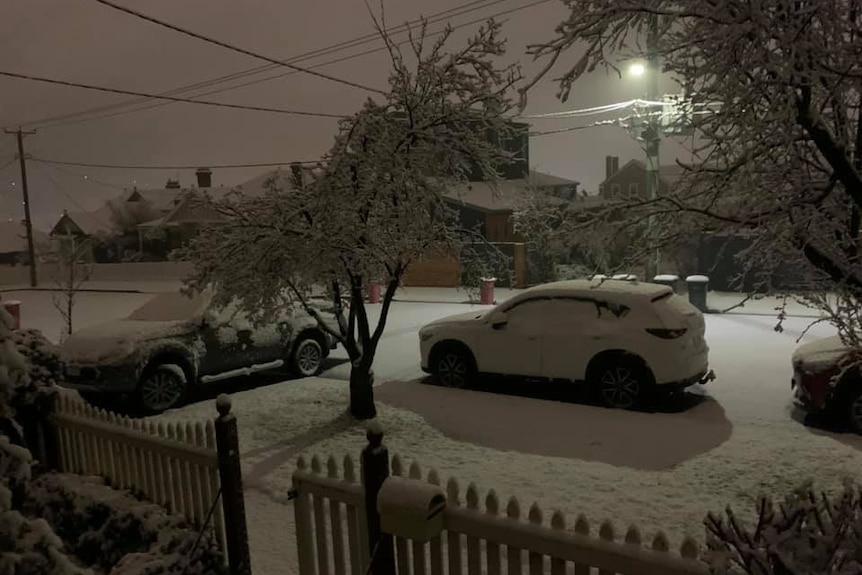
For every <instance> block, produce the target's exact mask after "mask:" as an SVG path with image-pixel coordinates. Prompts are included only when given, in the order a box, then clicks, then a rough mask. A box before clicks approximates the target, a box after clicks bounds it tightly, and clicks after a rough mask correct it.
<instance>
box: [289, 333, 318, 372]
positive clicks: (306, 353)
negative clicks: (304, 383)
mask: <svg viewBox="0 0 862 575" xmlns="http://www.w3.org/2000/svg"><path fill="white" fill-rule="evenodd" d="M291 363H292V367H293V371H295V372H296V374H297V375H300V376H302V377H311V376H313V375H317V374H318V373H320V370H321V368H322V367H323V348H322V347H321V346H320V342H318V341H317V340H316V339H314V338H312V337H307V338H304V339H302V340H300V341H299V343H297V344H296V348H295V349H294V350H293V360H292V362H291Z"/></svg>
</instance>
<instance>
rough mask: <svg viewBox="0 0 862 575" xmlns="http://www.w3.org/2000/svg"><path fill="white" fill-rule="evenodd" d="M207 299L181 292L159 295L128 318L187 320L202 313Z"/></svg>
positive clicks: (134, 319)
mask: <svg viewBox="0 0 862 575" xmlns="http://www.w3.org/2000/svg"><path fill="white" fill-rule="evenodd" d="M206 303H207V299H206V298H205V297H204V296H203V295H200V294H197V295H195V296H193V297H188V296H185V295H183V294H181V293H180V292H171V293H164V294H161V295H157V296H156V297H154V298H153V299H151V300H150V301H148V302H147V303H145V304H144V305H142V306H141V307H139V308H138V309H136V310H135V311H133V312H132V313H131V314H130V315H129V316H128V317H127V318H126V319H130V320H133V321H185V320H190V319H193V318H194V317H195V316H197V315H200V314H201V313H202V312H203V311H204V309H205V307H206Z"/></svg>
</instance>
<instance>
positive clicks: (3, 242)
mask: <svg viewBox="0 0 862 575" xmlns="http://www.w3.org/2000/svg"><path fill="white" fill-rule="evenodd" d="M50 239H51V238H50V237H49V236H48V234H46V233H45V232H43V231H42V230H37V229H35V228H34V229H33V243H34V244H35V245H36V246H37V248H38V246H39V244H46V243H48V242H49V241H50ZM26 251H27V227H26V226H25V225H24V222H21V221H14V220H13V221H11V222H9V221H6V222H0V253H3V254H9V253H18V252H26Z"/></svg>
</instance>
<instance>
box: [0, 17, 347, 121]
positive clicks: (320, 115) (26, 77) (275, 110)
mask: <svg viewBox="0 0 862 575" xmlns="http://www.w3.org/2000/svg"><path fill="white" fill-rule="evenodd" d="M96 1H100V0H96ZM0 76H8V77H10V78H20V79H22V80H31V81H34V82H45V83H48V84H57V85H60V86H71V87H74V88H86V89H88V90H97V91H99V92H110V93H113V94H124V95H128V96H144V97H147V98H153V99H159V100H170V101H171V102H184V103H186V104H200V105H203V106H215V107H218V108H232V109H235V110H251V111H253V112H273V113H276V114H290V115H295V116H313V117H317V118H339V119H342V118H347V117H348V116H344V115H341V114H327V113H324V112H304V111H298V110H285V109H284V108H266V107H263V106H244V105H242V104H227V103H224V102H209V101H207V100H195V99H193V98H179V97H176V96H160V95H158V94H147V93H145V92H135V91H132V90H121V89H119V88H106V87H104V86H93V85H92V84H80V83H78V82H69V81H66V80H57V79H54V78H45V77H42V76H30V75H28V74H18V73H16V72H6V71H3V70H0Z"/></svg>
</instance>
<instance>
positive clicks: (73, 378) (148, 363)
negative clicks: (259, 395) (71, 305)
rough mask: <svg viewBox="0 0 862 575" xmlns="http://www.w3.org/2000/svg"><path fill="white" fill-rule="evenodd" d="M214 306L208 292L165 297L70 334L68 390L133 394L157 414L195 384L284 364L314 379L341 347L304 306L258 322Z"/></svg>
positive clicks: (66, 363)
mask: <svg viewBox="0 0 862 575" xmlns="http://www.w3.org/2000/svg"><path fill="white" fill-rule="evenodd" d="M211 301H212V297H211V294H198V295H196V296H193V297H187V296H185V295H183V294H181V293H179V292H175V293H165V294H161V295H158V296H156V297H154V298H153V299H152V300H150V301H149V302H147V303H146V304H144V305H143V306H141V307H140V308H138V309H137V310H135V311H134V312H132V313H131V315H129V316H128V317H127V318H125V319H121V320H116V321H112V322H108V323H104V324H100V325H96V326H93V327H89V328H86V329H82V330H79V331H77V332H75V333H73V334H72V335H71V336H70V337H69V338H68V339H67V340H66V341H65V343H64V344H63V345H62V347H61V354H62V357H63V361H64V370H65V380H66V385H67V386H68V387H71V388H74V389H78V390H79V391H81V392H82V393H84V394H89V395H97V394H98V395H116V396H120V395H125V396H132V397H134V398H135V403H136V404H137V407H140V408H143V409H144V410H146V411H147V412H150V413H158V412H161V411H164V410H166V409H170V408H172V407H176V406H177V405H179V404H181V403H182V401H183V400H184V399H185V398H186V397H187V394H188V392H189V390H190V388H191V386H193V385H201V386H203V385H207V384H209V383H212V382H215V381H219V380H223V379H228V378H233V377H237V376H242V375H249V374H251V373H254V372H258V371H263V370H268V369H275V368H278V367H281V366H283V365H287V366H289V367H290V368H291V370H292V371H293V372H294V373H296V374H297V375H299V376H303V377H307V376H312V375H316V374H317V373H319V372H320V369H321V365H322V362H323V359H324V358H325V357H327V356H328V355H329V350H330V349H335V347H336V342H335V340H334V338H332V337H331V336H330V335H329V334H327V333H326V332H325V331H324V330H323V329H321V328H320V327H319V326H318V324H317V321H316V320H315V319H314V318H312V317H311V316H310V315H308V314H307V313H306V312H304V311H301V310H299V309H296V310H292V311H290V312H286V313H285V314H283V315H282V316H281V317H277V318H272V320H271V321H270V322H269V323H267V324H265V325H255V324H254V323H252V322H251V321H249V320H248V318H247V317H246V316H245V315H244V314H243V313H242V312H241V311H239V310H238V309H237V308H236V306H233V305H231V306H227V307H225V308H221V309H216V308H215V307H213V306H212V305H211ZM333 326H334V323H333Z"/></svg>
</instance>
